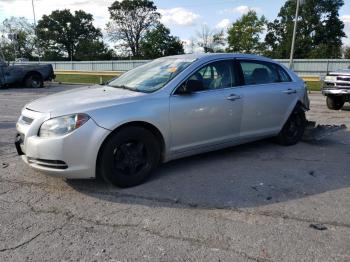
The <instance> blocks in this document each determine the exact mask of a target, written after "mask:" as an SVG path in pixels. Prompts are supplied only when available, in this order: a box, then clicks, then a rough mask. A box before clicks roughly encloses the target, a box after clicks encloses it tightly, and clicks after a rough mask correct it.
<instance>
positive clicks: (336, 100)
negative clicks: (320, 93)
mask: <svg viewBox="0 0 350 262" xmlns="http://www.w3.org/2000/svg"><path fill="white" fill-rule="evenodd" d="M343 105H344V99H343V98H342V97H341V96H327V107H328V109H331V110H340V109H341V108H342V107H343Z"/></svg>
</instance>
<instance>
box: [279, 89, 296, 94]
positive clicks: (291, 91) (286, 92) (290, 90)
mask: <svg viewBox="0 0 350 262" xmlns="http://www.w3.org/2000/svg"><path fill="white" fill-rule="evenodd" d="M282 92H283V93H285V94H287V95H290V94H296V93H297V90H295V89H287V90H285V91H282Z"/></svg>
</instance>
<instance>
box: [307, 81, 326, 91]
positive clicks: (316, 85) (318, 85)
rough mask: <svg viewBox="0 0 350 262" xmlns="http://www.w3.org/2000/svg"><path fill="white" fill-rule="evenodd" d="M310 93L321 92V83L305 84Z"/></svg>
mask: <svg viewBox="0 0 350 262" xmlns="http://www.w3.org/2000/svg"><path fill="white" fill-rule="evenodd" d="M306 84H307V87H308V88H309V90H310V91H321V87H322V82H320V81H318V82H306Z"/></svg>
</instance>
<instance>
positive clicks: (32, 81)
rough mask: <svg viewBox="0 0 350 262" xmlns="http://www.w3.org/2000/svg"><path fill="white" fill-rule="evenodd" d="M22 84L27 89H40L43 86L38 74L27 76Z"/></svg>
mask: <svg viewBox="0 0 350 262" xmlns="http://www.w3.org/2000/svg"><path fill="white" fill-rule="evenodd" d="M24 83H25V86H26V87H27V88H42V87H43V86H44V81H43V78H42V77H41V75H39V74H32V75H29V76H28V77H26V79H25V81H24Z"/></svg>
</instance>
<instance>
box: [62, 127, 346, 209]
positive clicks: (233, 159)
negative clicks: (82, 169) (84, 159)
mask: <svg viewBox="0 0 350 262" xmlns="http://www.w3.org/2000/svg"><path fill="white" fill-rule="evenodd" d="M349 137H350V134H349V131H348V130H346V131H344V130H343V131H339V132H337V133H336V134H334V135H333V136H330V137H328V138H325V139H323V140H320V141H309V142H308V143H305V142H302V143H299V144H298V145H296V146H292V147H281V146H279V145H276V144H274V143H273V142H271V141H269V140H264V141H259V142H255V143H251V144H246V145H241V146H236V147H233V148H228V149H225V150H220V151H216V152H211V153H207V154H202V155H197V156H193V157H188V158H184V159H179V160H176V161H172V162H169V163H166V164H163V165H162V166H160V168H159V169H158V171H156V173H155V174H154V175H153V177H152V178H151V180H150V181H148V182H146V183H145V184H143V185H140V186H137V187H134V188H129V189H120V188H115V187H113V186H110V185H107V184H106V183H104V182H102V181H101V180H92V181H84V180H68V181H67V183H68V184H69V185H70V186H72V187H73V188H74V189H76V190H77V191H79V192H81V193H83V194H87V195H89V196H92V197H96V198H99V199H103V200H106V201H111V202H118V203H129V204H130V203H134V204H140V205H149V206H154V205H158V206H159V205H161V206H170V207H184V206H187V207H198V208H244V207H255V206H260V205H267V204H272V203H278V202H283V201H289V200H293V199H299V198H304V197H307V196H311V195H315V194H320V193H323V192H327V191H331V190H336V189H339V188H344V187H349V186H350V176H349V163H348V162H349V160H350V143H349V142H350V141H349ZM344 139H345V140H344ZM344 141H345V142H344Z"/></svg>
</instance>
